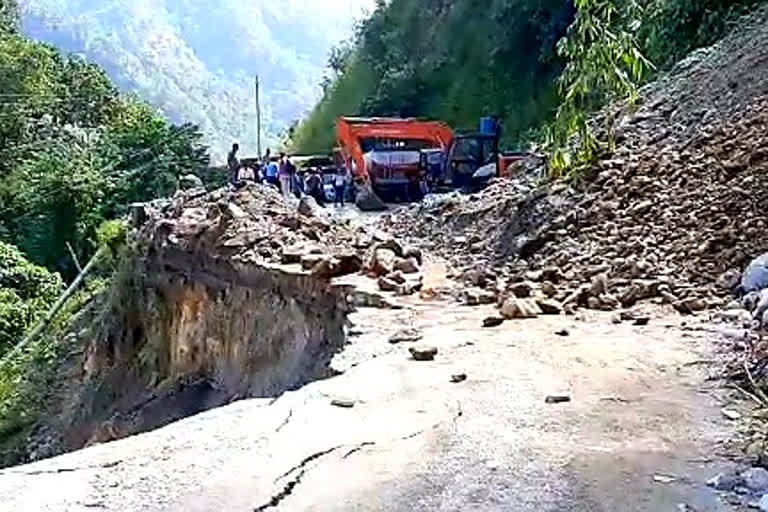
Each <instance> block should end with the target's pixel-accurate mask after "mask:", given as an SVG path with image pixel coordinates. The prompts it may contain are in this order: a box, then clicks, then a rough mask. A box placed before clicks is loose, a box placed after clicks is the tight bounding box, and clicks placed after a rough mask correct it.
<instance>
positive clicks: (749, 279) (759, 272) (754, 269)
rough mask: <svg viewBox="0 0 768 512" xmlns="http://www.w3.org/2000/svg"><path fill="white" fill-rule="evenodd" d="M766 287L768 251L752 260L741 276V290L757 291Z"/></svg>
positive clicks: (767, 282)
mask: <svg viewBox="0 0 768 512" xmlns="http://www.w3.org/2000/svg"><path fill="white" fill-rule="evenodd" d="M764 288H768V253H765V254H762V255H760V256H758V257H757V258H755V259H754V260H752V262H751V263H750V264H749V266H748V267H747V270H745V271H744V275H743V276H742V277H741V292H742V293H749V292H759V291H760V290H762V289H764Z"/></svg>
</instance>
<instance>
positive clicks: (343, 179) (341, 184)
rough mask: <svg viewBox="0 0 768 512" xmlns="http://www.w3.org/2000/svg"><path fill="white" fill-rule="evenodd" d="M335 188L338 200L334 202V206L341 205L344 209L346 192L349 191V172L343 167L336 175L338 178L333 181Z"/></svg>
mask: <svg viewBox="0 0 768 512" xmlns="http://www.w3.org/2000/svg"><path fill="white" fill-rule="evenodd" d="M333 188H334V189H335V191H336V198H335V201H334V202H333V204H334V205H336V206H339V205H341V207H342V208H344V192H346V189H347V170H346V169H344V168H343V167H342V168H341V169H339V172H337V173H336V177H335V178H334V180H333Z"/></svg>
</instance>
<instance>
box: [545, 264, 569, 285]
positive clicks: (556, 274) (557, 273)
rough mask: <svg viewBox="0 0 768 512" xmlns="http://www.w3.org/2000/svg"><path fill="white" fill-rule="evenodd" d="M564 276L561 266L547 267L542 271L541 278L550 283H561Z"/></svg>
mask: <svg viewBox="0 0 768 512" xmlns="http://www.w3.org/2000/svg"><path fill="white" fill-rule="evenodd" d="M563 278H564V275H563V271H562V270H560V268H559V267H547V268H545V269H542V271H541V279H542V280H544V281H549V282H550V283H554V284H559V283H560V282H562V280H563Z"/></svg>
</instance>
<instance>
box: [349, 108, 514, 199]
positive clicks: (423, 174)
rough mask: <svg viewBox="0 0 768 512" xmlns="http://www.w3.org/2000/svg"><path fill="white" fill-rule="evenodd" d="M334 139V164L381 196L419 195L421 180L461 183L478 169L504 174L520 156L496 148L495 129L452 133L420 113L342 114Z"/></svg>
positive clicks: (465, 183)
mask: <svg viewBox="0 0 768 512" xmlns="http://www.w3.org/2000/svg"><path fill="white" fill-rule="evenodd" d="M337 143H338V148H337V160H339V162H338V164H339V165H341V166H343V167H344V168H346V169H347V170H349V171H351V173H352V175H353V177H354V178H355V181H356V182H357V184H358V185H359V186H360V187H362V189H363V190H365V191H368V192H373V193H374V194H375V195H378V196H379V197H382V198H384V199H390V198H393V199H397V198H403V199H405V200H409V201H410V200H415V199H418V198H420V197H421V195H422V191H423V183H424V182H429V183H430V184H431V185H435V186H436V185H443V186H447V187H450V188H464V187H466V186H468V185H470V184H471V183H472V182H473V179H475V177H476V175H477V173H478V172H481V173H484V174H483V176H485V177H486V179H487V178H490V177H492V176H500V175H505V174H506V170H507V168H508V167H509V165H510V164H511V163H513V162H514V161H515V160H517V159H519V158H520V154H518V153H507V154H501V153H500V152H499V137H498V133H497V132H493V131H491V132H490V133H489V132H488V131H486V132H485V133H483V132H481V133H472V134H456V133H454V131H453V130H452V129H451V128H450V127H449V126H448V125H447V124H445V123H442V122H439V121H421V120H418V119H400V118H356V117H341V118H339V120H338V122H337Z"/></svg>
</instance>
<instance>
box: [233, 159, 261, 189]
mask: <svg viewBox="0 0 768 512" xmlns="http://www.w3.org/2000/svg"><path fill="white" fill-rule="evenodd" d="M255 181H256V173H255V172H253V169H251V168H250V167H249V166H248V165H246V164H243V165H241V166H240V168H239V169H238V170H237V177H236V178H235V181H234V182H233V183H232V186H234V187H235V188H236V189H238V190H240V189H241V188H243V187H245V186H246V185H248V183H254V182H255Z"/></svg>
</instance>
